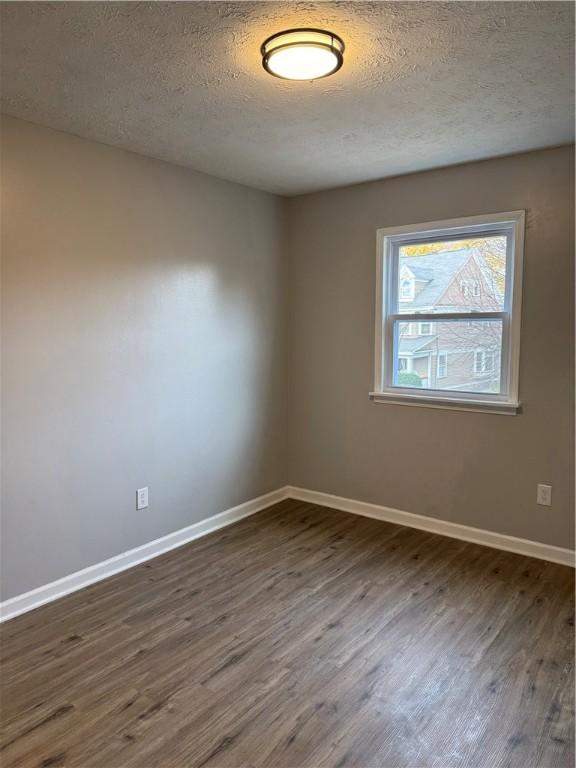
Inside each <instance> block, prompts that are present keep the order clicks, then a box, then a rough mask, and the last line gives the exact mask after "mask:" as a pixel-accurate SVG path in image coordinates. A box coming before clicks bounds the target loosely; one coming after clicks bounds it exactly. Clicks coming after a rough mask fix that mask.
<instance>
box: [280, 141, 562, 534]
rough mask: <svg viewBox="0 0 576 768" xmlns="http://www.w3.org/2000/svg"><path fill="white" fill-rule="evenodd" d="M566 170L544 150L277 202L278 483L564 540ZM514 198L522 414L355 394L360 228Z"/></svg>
mask: <svg viewBox="0 0 576 768" xmlns="http://www.w3.org/2000/svg"><path fill="white" fill-rule="evenodd" d="M573 168H574V157H573V152H572V150H571V149H570V148H559V149H553V150H547V151H542V152H533V153H530V154H525V155H517V156H515V157H510V158H504V159H498V160H490V161H485V162H481V163H474V164H469V165H463V166H459V167H452V168H447V169H442V170H438V171H432V172H427V173H420V174H414V175H411V176H404V177H398V178H395V179H388V180H384V181H380V182H375V183H369V184H362V185H358V186H353V187H347V188H343V189H337V190H332V191H329V192H323V193H318V194H312V195H306V196H302V197H298V198H293V199H291V200H290V201H289V203H288V223H289V244H290V250H289V307H290V317H291V322H290V325H289V369H288V370H289V380H290V405H289V415H290V418H289V422H288V423H289V477H290V482H291V483H292V484H294V485H297V486H302V487H304V488H309V489H314V490H319V491H324V492H328V493H333V494H337V495H340V496H346V497H350V498H353V499H359V500H362V501H368V502H374V503H376V504H382V505H386V506H391V507H395V508H397V509H401V510H406V511H409V512H416V513H419V514H423V515H429V516H431V517H437V518H441V519H444V520H452V521H455V522H458V523H463V524H466V525H472V526H477V527H480V528H487V529H489V530H493V531H498V532H501V533H506V534H511V535H514V536H520V537H524V538H528V539H534V540H536V541H541V542H545V543H548V544H556V545H559V546H563V547H572V546H573V542H574V531H573V525H574V497H573V489H574V474H573V473H574V453H573V441H572V433H573V425H574V417H573V401H574V381H573V370H574V337H573V328H574V319H573V290H574V280H573V278H574V273H573V265H574V218H573V211H574V174H573ZM522 208H523V209H526V211H527V230H526V248H525V273H524V278H525V279H524V301H523V311H522V345H521V371H520V376H521V378H520V398H521V400H522V402H523V405H524V412H523V413H522V414H521V415H519V416H514V417H510V416H500V415H487V414H477V413H464V412H455V411H454V412H452V411H441V410H432V409H428V408H414V407H407V406H398V405H390V404H381V403H371V402H369V400H368V392H369V391H370V390H371V389H372V388H373V354H374V310H375V307H374V279H375V255H376V230H377V229H378V228H379V227H386V226H396V225H402V224H410V223H420V222H425V221H432V220H435V219H448V218H455V217H459V216H469V215H475V214H482V213H490V212H496V211H510V210H516V209H522ZM537 482H546V483H551V484H552V485H553V487H554V491H553V506H552V507H551V508H547V507H539V506H537V505H536V502H535V499H536V483H537Z"/></svg>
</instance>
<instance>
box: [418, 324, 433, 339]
mask: <svg viewBox="0 0 576 768" xmlns="http://www.w3.org/2000/svg"><path fill="white" fill-rule="evenodd" d="M423 325H428V326H429V328H428V333H426V332H425V331H423V330H422V326H423ZM418 336H432V323H431V322H430V321H428V322H425V323H418Z"/></svg>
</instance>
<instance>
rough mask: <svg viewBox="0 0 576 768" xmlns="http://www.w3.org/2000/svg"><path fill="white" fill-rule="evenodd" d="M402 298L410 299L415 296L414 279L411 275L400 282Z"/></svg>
mask: <svg viewBox="0 0 576 768" xmlns="http://www.w3.org/2000/svg"><path fill="white" fill-rule="evenodd" d="M400 298H401V299H406V300H408V301H410V299H413V298H414V280H412V279H410V278H409V277H406V278H404V279H403V280H402V281H401V282H400Z"/></svg>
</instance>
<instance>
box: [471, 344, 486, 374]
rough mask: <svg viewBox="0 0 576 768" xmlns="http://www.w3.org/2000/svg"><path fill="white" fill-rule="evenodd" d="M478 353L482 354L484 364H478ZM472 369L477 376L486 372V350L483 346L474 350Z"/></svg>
mask: <svg viewBox="0 0 576 768" xmlns="http://www.w3.org/2000/svg"><path fill="white" fill-rule="evenodd" d="M477 355H482V357H481V360H482V364H481V365H480V366H477V365H476V359H477ZM472 370H473V372H474V375H475V376H481V375H482V374H484V373H486V350H485V349H484V348H483V347H479V348H478V349H475V350H474V355H473V363H472Z"/></svg>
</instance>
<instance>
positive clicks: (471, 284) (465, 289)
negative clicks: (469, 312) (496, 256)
mask: <svg viewBox="0 0 576 768" xmlns="http://www.w3.org/2000/svg"><path fill="white" fill-rule="evenodd" d="M460 287H461V289H462V293H463V294H464V296H465V297H469V296H473V297H474V298H477V297H478V296H480V281H479V280H461V281H460Z"/></svg>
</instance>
